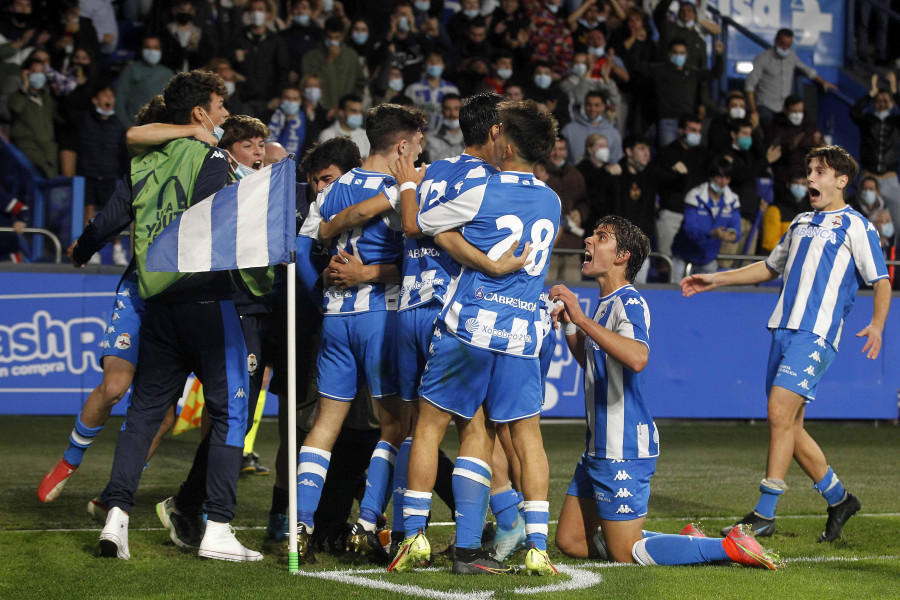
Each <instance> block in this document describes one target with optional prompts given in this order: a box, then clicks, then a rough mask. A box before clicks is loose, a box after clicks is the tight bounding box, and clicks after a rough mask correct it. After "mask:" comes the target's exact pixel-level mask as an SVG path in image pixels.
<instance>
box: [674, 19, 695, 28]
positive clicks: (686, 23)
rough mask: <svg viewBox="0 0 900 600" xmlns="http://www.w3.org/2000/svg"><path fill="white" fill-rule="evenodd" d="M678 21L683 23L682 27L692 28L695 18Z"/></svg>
mask: <svg viewBox="0 0 900 600" xmlns="http://www.w3.org/2000/svg"><path fill="white" fill-rule="evenodd" d="M678 22H679V23H681V26H682V27H686V28H687V29H690V28H691V27H693V26H694V20H693V19H691V20H690V21H678Z"/></svg>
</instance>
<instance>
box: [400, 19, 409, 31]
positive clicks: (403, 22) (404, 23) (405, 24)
mask: <svg viewBox="0 0 900 600" xmlns="http://www.w3.org/2000/svg"><path fill="white" fill-rule="evenodd" d="M397 29H399V30H400V31H409V19H407V18H406V17H400V18H399V19H397Z"/></svg>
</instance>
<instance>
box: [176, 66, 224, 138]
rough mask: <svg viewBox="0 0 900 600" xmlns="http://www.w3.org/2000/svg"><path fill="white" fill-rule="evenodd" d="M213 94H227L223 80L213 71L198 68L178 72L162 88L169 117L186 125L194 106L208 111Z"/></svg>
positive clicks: (177, 122)
mask: <svg viewBox="0 0 900 600" xmlns="http://www.w3.org/2000/svg"><path fill="white" fill-rule="evenodd" d="M213 94H218V95H219V96H221V97H223V98H224V97H225V96H227V95H228V90H226V89H225V81H224V80H223V79H222V78H221V77H219V76H218V75H216V74H215V73H210V72H209V71H200V70H194V71H188V72H185V73H178V74H177V75H175V76H174V77H172V79H170V80H169V83H167V84H166V87H165V89H163V97H164V98H165V101H166V108H167V109H168V113H169V119H170V120H171V122H172V123H175V124H176V125H187V124H188V123H190V122H191V111H192V110H194V107H195V106H199V107H200V108H202V109H203V110H205V111H206V112H207V113H209V109H210V106H209V105H210V102H211V101H212V95H213Z"/></svg>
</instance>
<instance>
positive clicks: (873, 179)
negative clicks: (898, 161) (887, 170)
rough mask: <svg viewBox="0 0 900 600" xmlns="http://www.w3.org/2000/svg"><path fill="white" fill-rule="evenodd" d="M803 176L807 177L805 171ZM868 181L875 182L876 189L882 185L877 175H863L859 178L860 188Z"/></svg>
mask: <svg viewBox="0 0 900 600" xmlns="http://www.w3.org/2000/svg"><path fill="white" fill-rule="evenodd" d="M802 177H804V178H805V177H806V174H805V173H804V174H803V175H802ZM867 181H871V182H872V183H874V184H875V189H876V190H877V189H879V187H880V186H879V185H878V178H877V177H872V176H871V175H866V176H865V177H863V178H862V179H860V180H859V189H860V190H862V184H864V183H865V182H867Z"/></svg>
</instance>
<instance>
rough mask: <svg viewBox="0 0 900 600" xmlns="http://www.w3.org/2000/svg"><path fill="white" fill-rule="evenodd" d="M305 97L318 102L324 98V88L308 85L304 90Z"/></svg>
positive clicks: (314, 102)
mask: <svg viewBox="0 0 900 600" xmlns="http://www.w3.org/2000/svg"><path fill="white" fill-rule="evenodd" d="M303 97H304V98H306V99H307V100H309V101H310V102H312V103H313V104H316V103H317V102H318V101H319V100H320V99H321V98H322V88H317V87H308V88H306V89H305V90H303Z"/></svg>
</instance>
